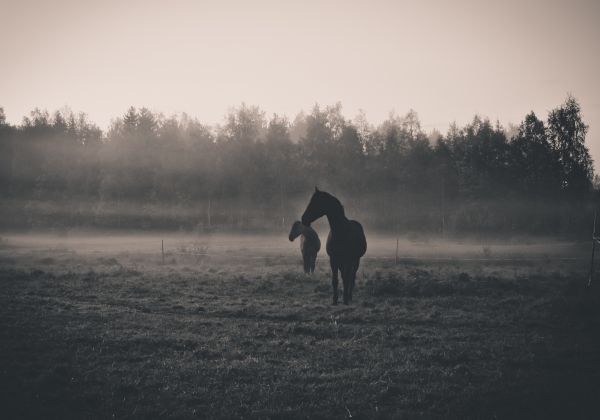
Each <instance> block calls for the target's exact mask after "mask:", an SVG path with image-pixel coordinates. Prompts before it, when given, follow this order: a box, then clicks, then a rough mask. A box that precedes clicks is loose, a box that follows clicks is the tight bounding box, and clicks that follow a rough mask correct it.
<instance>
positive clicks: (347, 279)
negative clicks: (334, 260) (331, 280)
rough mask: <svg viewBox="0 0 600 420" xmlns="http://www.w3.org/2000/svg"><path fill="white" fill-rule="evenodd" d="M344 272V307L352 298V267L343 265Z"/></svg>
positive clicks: (342, 270)
mask: <svg viewBox="0 0 600 420" xmlns="http://www.w3.org/2000/svg"><path fill="white" fill-rule="evenodd" d="M340 271H341V272H342V281H343V282H344V305H347V304H348V303H350V296H351V290H350V287H351V286H350V273H351V271H352V270H351V266H349V265H348V264H346V265H343V266H342V267H341V270H340Z"/></svg>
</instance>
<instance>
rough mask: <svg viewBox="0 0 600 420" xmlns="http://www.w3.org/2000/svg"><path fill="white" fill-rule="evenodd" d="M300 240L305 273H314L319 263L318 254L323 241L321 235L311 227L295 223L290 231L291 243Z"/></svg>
mask: <svg viewBox="0 0 600 420" xmlns="http://www.w3.org/2000/svg"><path fill="white" fill-rule="evenodd" d="M298 236H301V238H300V252H302V259H303V260H304V272H305V273H307V274H308V273H314V272H315V264H316V262H317V253H318V252H319V250H320V249H321V241H320V240H319V235H317V232H315V230H314V229H313V228H311V227H310V226H304V225H303V224H302V223H300V222H294V224H293V225H292V230H290V242H291V241H293V240H294V239H296V238H297V237H298Z"/></svg>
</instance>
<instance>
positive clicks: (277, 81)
mask: <svg viewBox="0 0 600 420" xmlns="http://www.w3.org/2000/svg"><path fill="white" fill-rule="evenodd" d="M0 45H1V53H0V60H1V61H0V106H3V107H4V109H5V112H6V114H7V118H8V120H9V121H11V122H13V123H17V122H20V121H21V118H22V117H23V116H24V115H26V114H28V113H29V111H30V110H32V109H33V108H34V107H40V108H47V109H48V110H49V111H53V110H56V109H60V108H62V107H64V106H66V105H67V106H69V107H70V108H71V109H73V110H74V111H84V112H86V113H87V114H88V115H89V117H90V119H91V120H92V121H94V122H96V123H97V124H98V125H99V126H100V127H101V128H103V129H105V128H107V127H108V125H109V123H110V120H111V119H112V118H114V117H117V116H120V115H122V114H123V113H124V112H125V111H126V110H127V108H128V107H129V106H131V105H133V106H136V107H141V106H146V107H148V108H150V109H152V110H154V111H161V112H163V113H165V114H166V115H170V114H173V113H180V112H187V113H188V114H190V115H192V116H196V117H198V118H199V119H200V121H202V122H204V123H207V124H214V123H220V122H222V121H223V116H224V115H225V113H226V112H227V110H228V108H230V107H231V106H239V104H240V103H241V102H246V103H247V104H252V105H258V106H260V107H261V108H262V109H263V110H265V111H266V112H267V114H268V115H270V114H272V113H273V112H277V113H279V114H286V115H287V116H288V117H289V118H290V119H293V118H294V116H295V115H296V114H297V113H298V112H299V111H300V110H302V109H303V110H305V111H310V109H311V108H312V106H313V105H314V104H315V103H316V102H318V103H319V104H322V105H328V104H333V103H335V102H337V101H341V102H342V104H343V107H344V114H345V115H346V116H347V117H349V118H352V117H354V116H355V115H356V114H357V112H358V110H359V109H363V110H364V111H365V112H366V114H367V117H368V119H369V121H371V122H372V123H376V124H377V123H379V122H381V121H382V120H384V119H385V118H386V117H387V116H388V114H389V112H390V111H392V110H395V111H396V112H398V113H399V114H404V113H405V112H407V111H408V110H409V109H411V108H412V109H414V110H416V111H417V112H418V114H419V117H420V120H421V123H422V125H423V127H424V128H425V130H427V131H429V130H431V129H432V128H437V129H439V130H440V131H442V132H445V131H446V129H447V127H448V124H449V123H451V122H453V121H456V122H457V123H458V124H459V125H464V124H465V123H467V122H469V121H470V120H471V119H472V118H473V116H474V115H475V114H479V115H482V116H487V117H489V118H490V119H492V120H496V119H498V120H500V122H501V123H502V124H503V125H504V126H507V125H508V124H509V123H515V124H518V123H519V122H520V121H521V120H522V119H523V118H524V116H525V115H526V114H527V113H528V112H529V111H532V110H533V111H535V113H536V114H537V115H538V116H539V117H542V118H544V119H545V118H546V116H547V113H548V111H549V110H551V109H552V108H554V107H556V106H558V105H560V104H561V103H562V102H563V101H564V100H565V98H566V96H567V94H568V93H571V94H573V95H574V96H575V97H576V98H577V99H578V100H579V102H580V104H581V106H582V110H583V116H584V120H585V121H586V122H587V124H589V126H590V130H589V134H588V138H587V144H588V147H589V148H590V150H591V152H592V156H593V157H594V160H595V161H596V162H600V54H599V45H600V1H593V0H570V1H567V0H565V1H556V0H531V1H527V0H521V1H513V0H502V1H501V0H496V1H486V0H453V1H442V0H439V1H425V0H421V1H400V0H398V1H377V0H369V1H350V0H347V1H327V0H321V1H307V0H301V1H284V0H279V1H277V0H275V1H241V0H240V1H201V0H197V1H192V0H189V1H186V0H180V1H177V0H175V1H150V0H144V1H134V0H130V1H113V0H102V1H85V0H54V1H33V0H18V1H7V0H0ZM596 166H598V167H600V164H599V165H596Z"/></svg>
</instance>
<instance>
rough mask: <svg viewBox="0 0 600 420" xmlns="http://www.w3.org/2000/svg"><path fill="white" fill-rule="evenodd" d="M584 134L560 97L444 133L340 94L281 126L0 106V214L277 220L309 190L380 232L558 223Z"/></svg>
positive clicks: (134, 221)
mask: <svg viewBox="0 0 600 420" xmlns="http://www.w3.org/2000/svg"><path fill="white" fill-rule="evenodd" d="M587 130H588V126H587V125H586V124H585V123H584V121H583V119H582V113H581V108H580V105H579V103H578V102H577V100H576V99H575V98H573V97H572V96H568V97H567V99H566V100H565V102H564V103H562V104H560V105H559V106H558V107H556V108H555V109H553V110H552V111H550V112H549V114H548V115H547V117H546V119H545V120H544V119H540V118H539V117H538V116H537V115H536V114H535V113H533V112H531V113H529V114H528V115H526V116H525V117H524V119H523V121H522V122H521V123H520V124H519V125H518V126H516V127H511V128H510V129H508V130H507V129H505V128H504V127H502V126H501V125H500V124H499V123H498V122H496V123H492V122H491V121H490V120H489V119H487V118H482V117H480V116H475V117H474V118H473V120H472V121H471V122H470V123H468V124H466V125H465V126H464V127H459V126H458V125H456V124H452V125H451V126H450V128H449V129H448V131H447V133H445V134H442V133H439V132H437V131H434V132H433V133H429V134H427V133H425V131H424V130H423V128H422V127H421V124H420V121H419V118H418V115H417V113H416V112H414V111H412V110H411V111H409V112H408V113H406V114H405V115H397V114H395V113H392V114H390V115H389V117H388V118H387V119H386V120H385V121H383V122H382V123H381V124H379V125H377V126H375V125H373V124H371V123H369V121H368V120H367V118H366V117H365V115H364V113H359V115H358V116H356V117H355V118H353V119H347V118H345V117H344V116H343V115H342V107H341V104H339V103H338V104H335V105H332V106H325V107H322V106H319V105H315V106H314V107H313V109H312V110H311V111H310V113H304V112H301V113H300V114H298V115H297V116H296V117H295V119H294V120H293V121H290V120H289V119H288V118H286V117H285V116H280V115H277V114H274V115H272V116H270V117H267V116H266V115H265V113H264V112H263V111H262V110H261V109H260V108H259V107H257V106H249V105H246V104H242V105H241V106H239V107H237V108H233V109H231V110H230V111H229V112H228V113H227V115H226V116H225V118H224V121H223V123H222V124H220V125H216V126H209V125H205V124H202V123H201V122H200V121H199V120H198V119H196V118H192V117H190V116H188V115H186V114H182V115H179V116H171V117H165V116H164V115H162V114H159V113H155V112H151V111H150V110H148V109H147V108H140V109H136V108H134V107H131V108H129V110H127V112H126V113H125V114H124V115H123V116H121V117H119V118H116V119H115V120H113V122H112V123H111V125H110V127H109V128H108V130H106V131H105V132H104V131H102V130H101V129H100V128H99V127H98V126H97V125H95V124H94V123H93V122H91V121H89V119H88V118H87V116H86V115H85V114H83V113H79V114H75V113H73V112H71V111H69V110H63V111H56V112H54V113H52V114H50V113H49V112H47V111H45V110H39V109H35V110H34V111H32V112H31V113H30V115H29V116H27V117H25V118H23V121H22V122H21V123H20V124H17V125H12V124H9V123H7V122H6V118H5V114H4V111H3V110H2V108H0V189H1V191H2V195H3V196H4V200H3V204H2V205H0V215H1V219H0V220H1V221H0V223H1V225H2V226H4V227H5V228H6V227H9V228H10V227H19V228H22V227H72V226H76V227H77V226H82V227H86V226H97V227H114V228H148V229H151V228H168V229H172V228H181V229H189V228H199V229H209V228H210V229H212V228H218V227H223V228H225V227H227V228H253V229H266V228H269V227H280V226H285V227H287V224H291V223H292V222H293V220H295V219H297V218H298V214H299V213H301V211H302V210H303V206H304V205H305V204H306V202H307V200H308V198H309V196H310V193H311V191H312V190H313V189H314V186H315V185H318V186H319V187H320V188H322V189H325V190H329V191H331V192H332V193H334V194H335V195H337V196H338V197H340V198H341V199H342V202H343V203H344V204H345V206H346V207H347V210H348V213H349V214H350V215H352V216H353V217H356V218H359V217H360V218H361V220H364V221H365V223H366V225H367V226H370V227H372V228H376V229H381V230H388V231H390V230H393V231H395V232H406V231H423V232H431V233H442V234H446V233H463V232H464V233H468V232H479V231H484V232H497V233H501V232H504V233H517V232H518V233H520V232H528V233H544V234H565V233H566V234H569V233H572V232H581V231H583V230H584V229H586V228H587V226H588V225H589V219H590V213H591V211H592V210H591V209H592V208H593V203H594V200H595V197H596V196H597V194H596V190H595V189H594V183H593V180H594V172H593V162H592V160H591V158H590V155H589V151H588V149H587V147H586V145H585V140H586V134H587Z"/></svg>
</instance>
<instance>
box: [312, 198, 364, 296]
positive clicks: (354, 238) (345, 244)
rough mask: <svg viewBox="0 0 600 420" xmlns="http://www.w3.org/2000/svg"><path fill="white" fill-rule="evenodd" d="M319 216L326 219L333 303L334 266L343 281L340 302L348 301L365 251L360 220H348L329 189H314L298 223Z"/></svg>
mask: <svg viewBox="0 0 600 420" xmlns="http://www.w3.org/2000/svg"><path fill="white" fill-rule="evenodd" d="M321 216H327V220H328V221H329V227H330V229H331V230H330V231H329V236H328V237H327V246H326V249H327V254H328V255H329V262H330V263H331V285H332V287H333V304H334V305H337V301H338V270H339V271H340V272H341V274H342V281H343V282H344V304H346V305H347V304H348V303H349V302H351V301H352V289H353V288H354V281H355V280H356V272H357V271H358V266H359V264H360V257H362V256H363V255H365V252H367V239H366V238H365V233H364V232H363V228H362V226H361V224H360V223H358V222H357V221H355V220H348V219H347V218H346V215H345V214H344V207H342V204H341V203H340V201H339V200H338V199H337V198H335V197H334V196H332V195H331V194H329V193H326V192H324V191H319V189H318V188H317V187H315V192H314V194H313V195H312V197H311V199H310V203H308V207H306V210H305V211H304V214H303V215H302V224H303V225H304V226H310V224H311V223H312V222H314V221H315V220H316V219H318V218H319V217H321Z"/></svg>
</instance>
